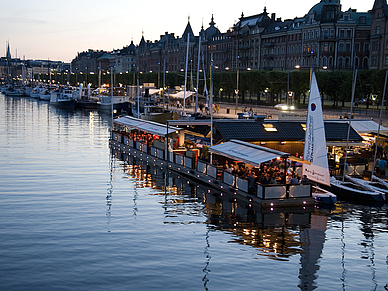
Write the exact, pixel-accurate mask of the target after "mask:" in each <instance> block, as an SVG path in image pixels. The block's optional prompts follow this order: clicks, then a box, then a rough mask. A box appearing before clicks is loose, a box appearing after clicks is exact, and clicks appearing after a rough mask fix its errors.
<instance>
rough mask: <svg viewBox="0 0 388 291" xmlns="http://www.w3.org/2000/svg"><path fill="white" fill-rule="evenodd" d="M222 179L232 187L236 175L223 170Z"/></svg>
mask: <svg viewBox="0 0 388 291" xmlns="http://www.w3.org/2000/svg"><path fill="white" fill-rule="evenodd" d="M222 181H223V182H224V183H225V184H227V185H229V186H232V187H234V186H235V184H236V177H235V176H234V175H233V174H231V173H228V172H224V173H223V175H222Z"/></svg>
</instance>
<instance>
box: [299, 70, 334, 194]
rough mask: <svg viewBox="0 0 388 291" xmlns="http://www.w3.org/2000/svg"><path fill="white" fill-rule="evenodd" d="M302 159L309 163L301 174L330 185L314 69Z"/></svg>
mask: <svg viewBox="0 0 388 291" xmlns="http://www.w3.org/2000/svg"><path fill="white" fill-rule="evenodd" d="M303 159H304V160H306V161H309V162H311V164H310V165H307V164H303V174H304V175H306V176H307V178H308V179H309V180H311V181H315V182H317V183H320V184H324V185H328V186H330V173H329V164H328V161H327V150H326V135H325V125H324V122H323V113H322V101H321V95H320V94H319V89H318V84H317V79H316V78H315V73H314V71H312V73H311V82H310V96H309V104H308V110H307V120H306V136H305V144H304V153H303Z"/></svg>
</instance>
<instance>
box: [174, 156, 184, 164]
mask: <svg viewBox="0 0 388 291" xmlns="http://www.w3.org/2000/svg"><path fill="white" fill-rule="evenodd" d="M174 156H175V164H177V165H180V166H183V161H184V160H183V156H182V155H176V154H175V155H174Z"/></svg>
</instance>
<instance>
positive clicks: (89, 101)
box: [74, 84, 98, 109]
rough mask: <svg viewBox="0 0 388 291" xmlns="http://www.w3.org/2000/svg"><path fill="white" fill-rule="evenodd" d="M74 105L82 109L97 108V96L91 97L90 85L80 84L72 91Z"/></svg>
mask: <svg viewBox="0 0 388 291" xmlns="http://www.w3.org/2000/svg"><path fill="white" fill-rule="evenodd" d="M74 97H75V107H77V108H82V109H98V98H96V97H95V98H93V96H92V94H91V92H90V85H88V86H87V88H83V86H82V84H81V85H80V86H79V87H78V88H77V90H76V91H75V92H74Z"/></svg>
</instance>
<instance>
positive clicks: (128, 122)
mask: <svg viewBox="0 0 388 291" xmlns="http://www.w3.org/2000/svg"><path fill="white" fill-rule="evenodd" d="M113 122H114V123H117V124H121V125H124V126H127V127H130V128H134V129H138V130H141V131H144V132H147V133H151V134H156V135H160V136H166V135H167V125H164V124H160V123H157V122H152V121H148V120H142V119H137V118H134V117H131V116H124V117H119V118H117V119H115V120H114V121H113ZM180 130H182V128H178V127H171V126H169V127H168V133H169V134H170V133H173V132H176V131H180Z"/></svg>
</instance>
